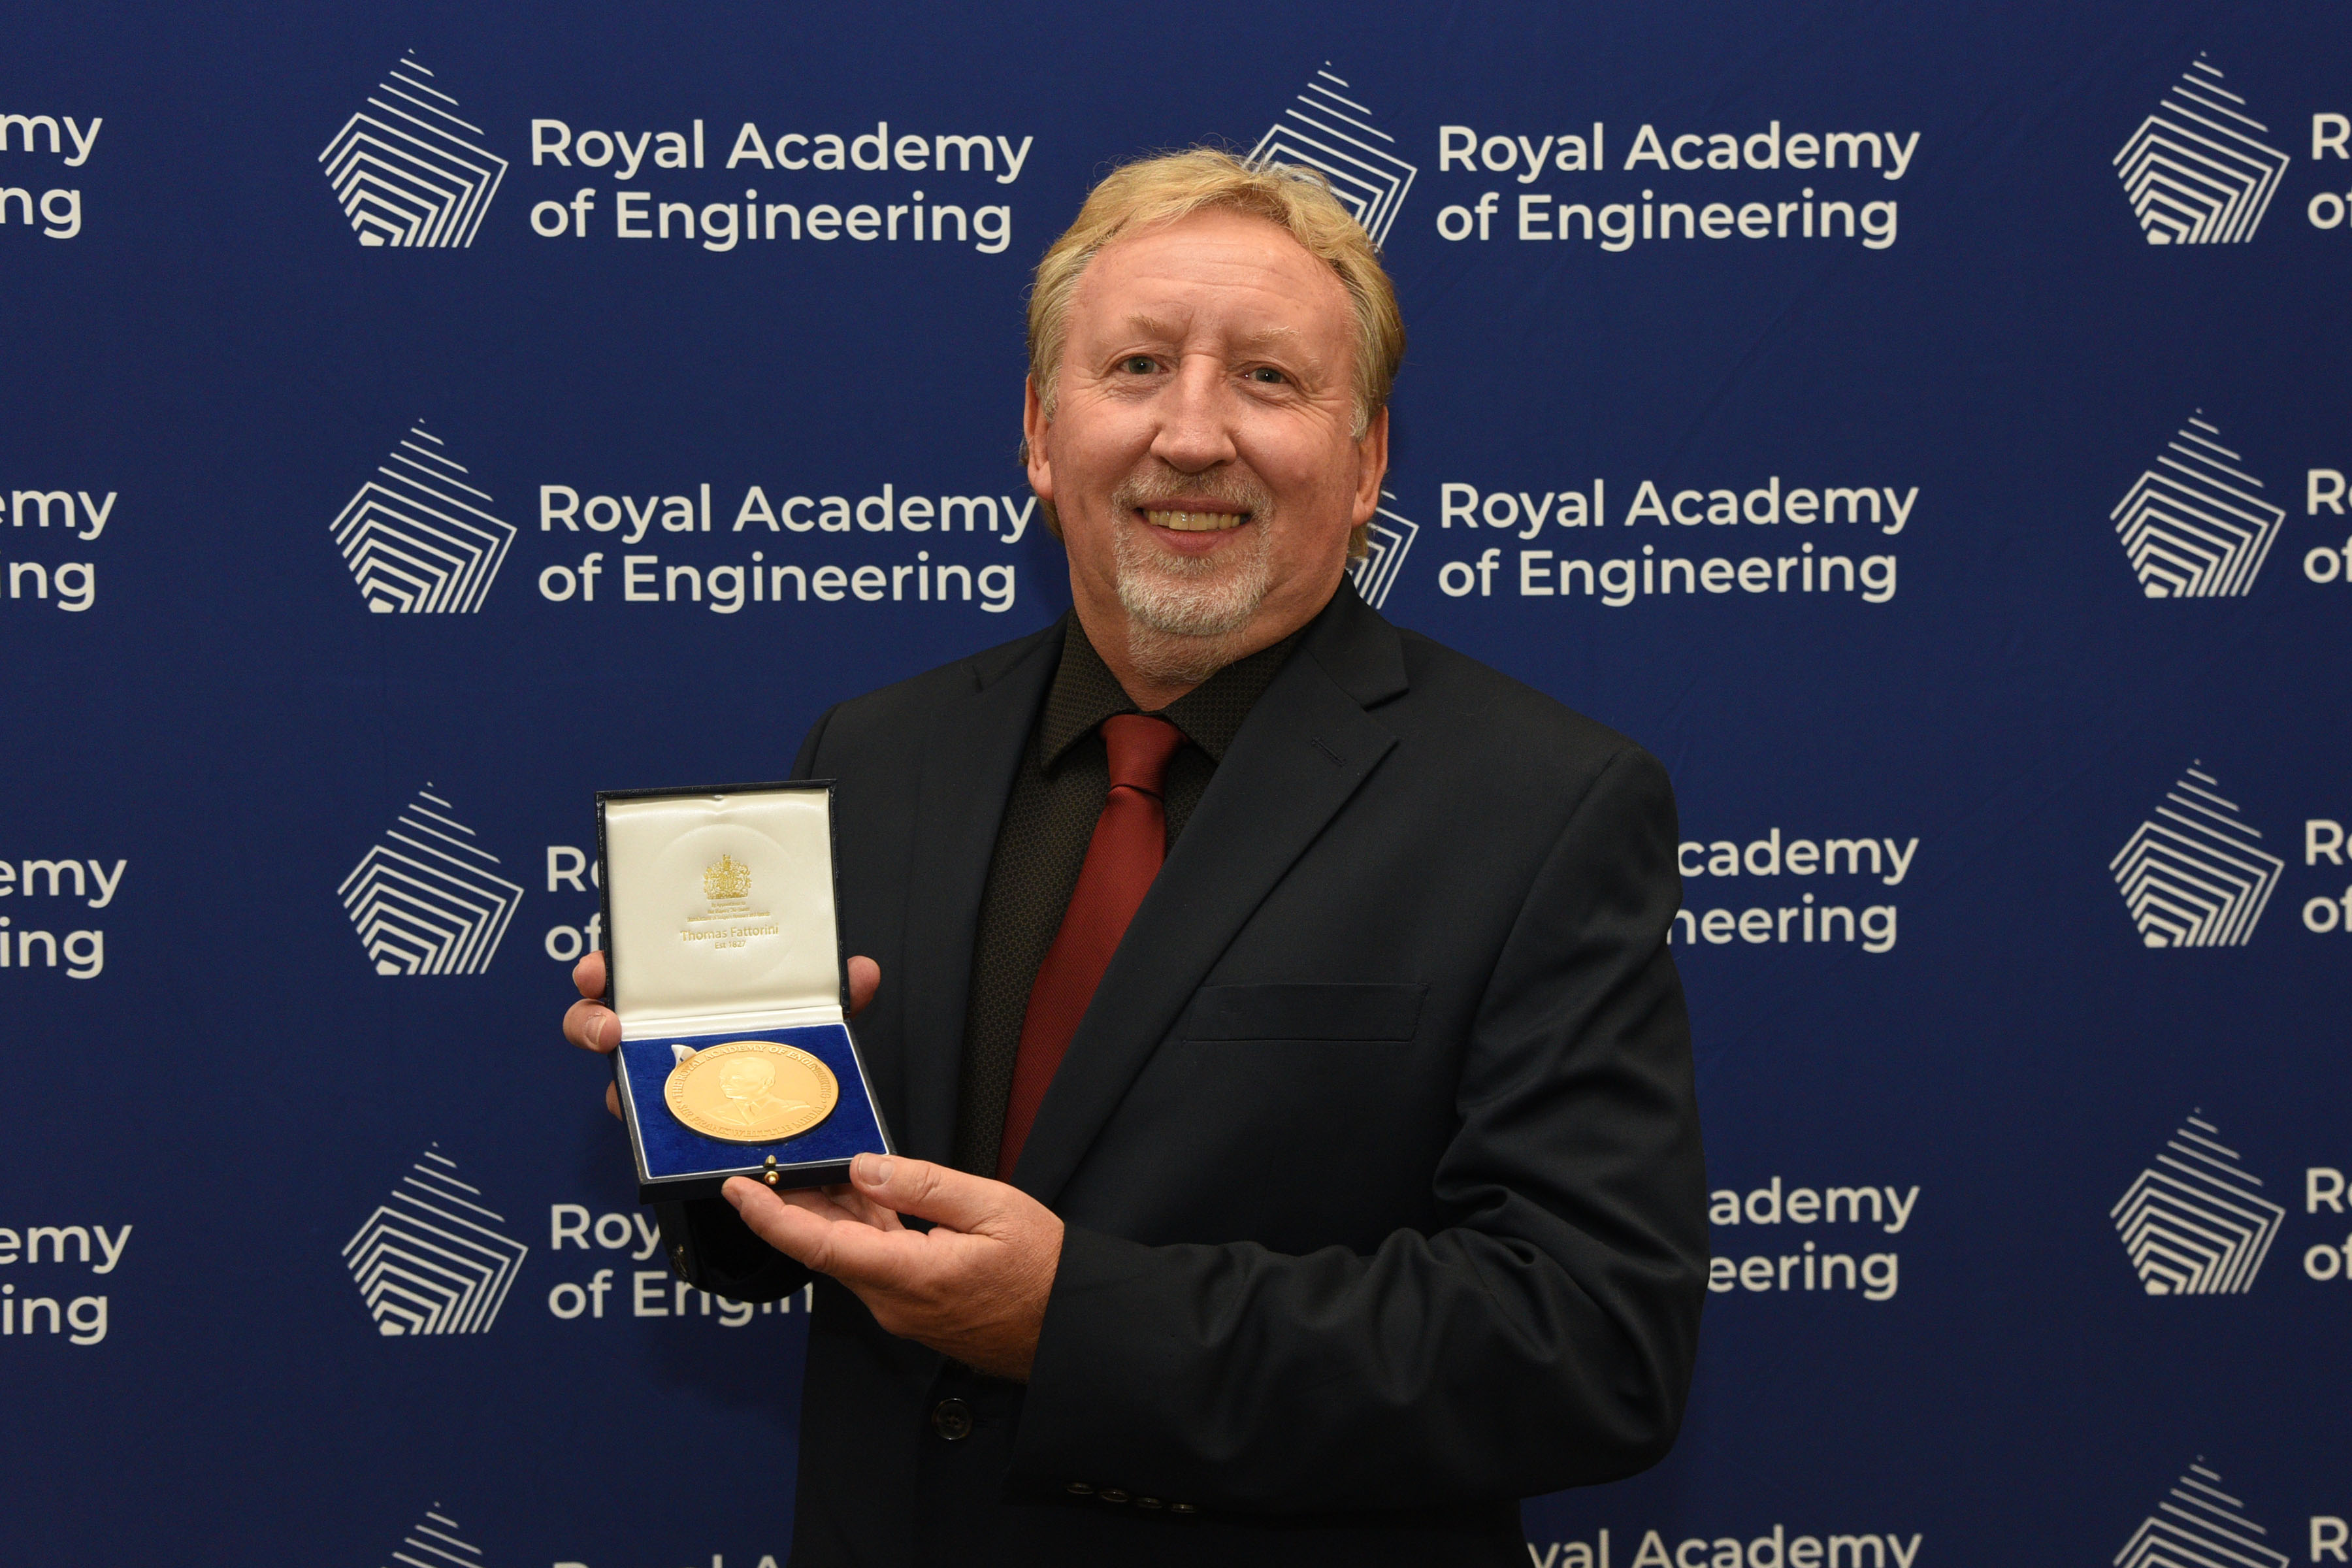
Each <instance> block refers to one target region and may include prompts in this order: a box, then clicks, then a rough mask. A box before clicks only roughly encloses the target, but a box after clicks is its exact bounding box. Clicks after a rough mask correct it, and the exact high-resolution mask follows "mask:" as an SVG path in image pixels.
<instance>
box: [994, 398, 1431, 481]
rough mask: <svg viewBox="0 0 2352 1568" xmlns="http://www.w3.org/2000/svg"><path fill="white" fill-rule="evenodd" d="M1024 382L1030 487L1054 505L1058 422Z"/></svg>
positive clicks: (1023, 416) (1024, 434) (1023, 418)
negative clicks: (1052, 435) (1053, 438)
mask: <svg viewBox="0 0 2352 1568" xmlns="http://www.w3.org/2000/svg"><path fill="white" fill-rule="evenodd" d="M1023 385H1024V388H1025V391H1024V396H1023V399H1022V405H1021V439H1022V446H1023V447H1024V456H1025V458H1026V466H1027V468H1028V469H1029V488H1030V489H1033V490H1035V491H1036V492H1037V498H1038V499H1039V500H1042V501H1044V502H1045V505H1046V506H1047V507H1049V508H1050V507H1051V506H1052V505H1053V504H1054V464H1053V460H1052V459H1051V458H1047V457H1046V456H1045V436H1046V433H1047V432H1048V431H1050V430H1051V429H1052V428H1053V425H1054V422H1053V420H1051V419H1050V418H1048V417H1047V416H1046V414H1045V403H1044V402H1043V401H1042V400H1040V399H1039V397H1038V395H1037V378H1036V377H1035V376H1031V377H1030V378H1029V379H1028V380H1027V381H1026V382H1024V384H1023ZM1383 439H1385V437H1384V438H1383Z"/></svg>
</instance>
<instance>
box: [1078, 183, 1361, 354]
mask: <svg viewBox="0 0 2352 1568" xmlns="http://www.w3.org/2000/svg"><path fill="white" fill-rule="evenodd" d="M1070 316H1071V321H1070V328H1071V337H1072V339H1073V340H1074V341H1075V340H1078V339H1082V338H1083V339H1093V338H1097V337H1100V336H1103V335H1107V334H1118V333H1124V332H1127V331H1131V330H1133V329H1134V328H1136V327H1137V326H1139V325H1147V324H1148V325H1150V326H1154V327H1157V328H1160V329H1163V330H1174V331H1181V332H1183V333H1185V334H1187V335H1192V334H1201V333H1208V334H1223V333H1234V332H1244V331H1246V332H1253V333H1259V332H1267V331H1276V332H1282V333H1284V334H1286V335H1289V334H1296V335H1297V337H1298V338H1300V339H1301V340H1304V341H1306V342H1310V343H1312V344H1313V345H1314V346H1317V347H1318V348H1335V347H1339V346H1343V345H1345V344H1346V343H1347V342H1349V341H1350V340H1351V338H1352V334H1353V331H1354V326H1355V321H1354V314H1353V312H1352V311H1351V310H1350V309H1349V302H1348V291H1347V289H1345V288H1343V287H1342V286H1341V285H1340V282H1339V278H1338V277H1337V276H1336V275H1335V274H1334V273H1333V272H1332V270H1331V268H1330V267H1329V266H1328V264H1326V263H1325V262H1324V261H1322V260H1321V259H1320V258H1318V257H1316V256H1315V255H1314V253H1313V252H1311V251H1309V250H1308V249H1307V247H1305V246H1303V245H1301V244H1299V243H1298V241H1297V238H1295V237H1293V236H1292V235H1291V233H1290V231H1289V230H1288V229H1286V228H1284V227H1282V226H1279V225H1277V224H1276V223H1274V222H1272V221H1271V220H1269V219H1266V218H1262V217H1259V216H1255V215H1254V214H1250V213H1242V212H1234V211H1233V210H1231V209H1230V208H1211V209H1209V210H1207V211H1204V212H1197V213H1192V214H1189V215H1188V216H1184V217H1181V218H1178V219H1177V220H1175V221H1174V222H1172V223H1164V224H1155V225H1153V226H1151V227H1150V228H1147V229H1143V230H1141V231H1139V232H1138V233H1135V234H1129V235H1123V236H1121V237H1119V238H1118V239H1117V240H1114V241H1113V242H1112V243H1111V244H1109V245H1108V246H1106V247H1103V249H1102V251H1101V253H1100V254H1098V255H1097V256H1096V258H1094V260H1093V261H1092V262H1091V263H1089V264H1088V265H1087V270H1086V274H1085V276H1084V277H1082V278H1081V279H1079V281H1078V288H1077V291H1076V296H1075V297H1074V299H1073V300H1072V301H1071V311H1070Z"/></svg>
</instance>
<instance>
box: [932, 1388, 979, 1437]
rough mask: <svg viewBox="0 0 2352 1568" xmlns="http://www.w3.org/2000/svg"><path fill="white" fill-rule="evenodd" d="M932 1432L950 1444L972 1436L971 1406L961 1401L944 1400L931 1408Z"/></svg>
mask: <svg viewBox="0 0 2352 1568" xmlns="http://www.w3.org/2000/svg"><path fill="white" fill-rule="evenodd" d="M931 1430H932V1431H934V1432H937V1433H938V1434H939V1435H940V1437H942V1438H943V1439H945V1440H946V1441H948V1442H950V1443H961V1442H962V1441H963V1440H964V1439H965V1438H966V1437H969V1436H971V1405H966V1404H965V1403H964V1402H963V1401H962V1400H961V1399H942V1400H940V1402H939V1403H938V1404H937V1405H932V1406H931Z"/></svg>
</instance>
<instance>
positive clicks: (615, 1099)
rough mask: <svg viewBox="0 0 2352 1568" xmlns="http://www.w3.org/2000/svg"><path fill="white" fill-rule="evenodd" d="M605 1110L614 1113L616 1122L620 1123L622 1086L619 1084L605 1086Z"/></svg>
mask: <svg viewBox="0 0 2352 1568" xmlns="http://www.w3.org/2000/svg"><path fill="white" fill-rule="evenodd" d="M604 1109H605V1110H609V1111H611V1112H612V1113H613V1120H614V1121H619V1120H620V1119H621V1086H620V1085H619V1084H617V1083H608V1084H606V1085H605V1086H604Z"/></svg>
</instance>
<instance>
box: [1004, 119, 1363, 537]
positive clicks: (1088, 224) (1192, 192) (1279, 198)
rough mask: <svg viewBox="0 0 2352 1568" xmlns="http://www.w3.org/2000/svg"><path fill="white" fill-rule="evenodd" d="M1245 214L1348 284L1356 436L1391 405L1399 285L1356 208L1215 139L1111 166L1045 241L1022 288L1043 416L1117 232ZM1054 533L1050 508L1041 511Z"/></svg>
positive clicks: (1358, 533)
mask: <svg viewBox="0 0 2352 1568" xmlns="http://www.w3.org/2000/svg"><path fill="white" fill-rule="evenodd" d="M1207 208H1224V209H1227V210H1230V211H1234V212H1241V213H1248V214H1250V215H1252V216H1256V217H1262V218H1265V220H1266V221H1267V222H1269V223H1273V224H1276V225H1278V226H1281V227H1282V228H1284V229H1286V230H1287V231H1288V232H1289V234H1290V236H1291V237H1292V238H1294V239H1296V240H1297V241H1298V243H1299V244H1300V245H1301V246H1304V247H1306V249H1307V254H1309V255H1311V256H1313V257H1315V258H1318V259H1319V260H1321V261H1323V262H1324V263H1326V264H1327V265H1328V266H1329V267H1330V268H1331V270H1332V272H1333V273H1335V274H1336V275H1337V276H1338V277H1339V284H1340V287H1342V288H1343V289H1346V290H1347V291H1348V302H1349V306H1350V307H1351V308H1352V309H1353V310H1354V313H1355V317H1356V355H1355V358H1356V366H1355V370H1356V374H1355V388H1354V392H1355V405H1356V406H1355V416H1356V434H1357V436H1358V437H1361V436H1362V435H1363V434H1364V432H1365V431H1366V430H1368V429H1370V426H1371V423H1372V420H1373V418H1374V416H1377V415H1378V414H1379V413H1380V412H1381V410H1382V409H1384V408H1386V407H1387V406H1388V402H1389V393H1390V391H1391V389H1392V388H1393V387H1394V386H1395V384H1396V374H1397V367H1398V366H1399V365H1400V364H1401V363H1403V360H1404V317H1403V315H1402V313H1401V312H1400V311H1399V310H1397V299H1396V288H1395V286H1394V285H1393V284H1391V282H1390V281H1389V275H1388V271H1387V269H1386V268H1383V267H1381V252H1380V247H1379V246H1377V245H1375V244H1373V243H1372V237H1371V236H1370V235H1368V234H1366V233H1365V232H1364V229H1363V226H1362V225H1360V224H1359V223H1358V222H1357V221H1356V219H1355V216H1354V215H1353V214H1351V213H1349V211H1348V209H1347V208H1346V207H1345V206H1343V205H1340V203H1339V197H1338V196H1336V195H1333V194H1332V191H1331V185H1330V182H1329V181H1328V180H1327V179H1325V178H1324V176H1323V175H1322V174H1321V173H1320V172H1319V171H1317V170H1314V169H1301V168H1294V167H1290V166H1287V165H1281V164H1276V165H1271V166H1265V167H1259V166H1255V165H1253V164H1250V163H1244V162H1243V161H1242V160H1241V159H1239V158H1236V157H1234V155H1233V154H1232V153H1228V152H1225V151H1223V150H1222V149H1220V148H1215V147H1194V148H1191V149H1189V150H1187V151H1185V152H1181V153H1158V154H1156V155H1154V156H1151V157H1148V158H1140V159H1138V160H1137V161H1136V162H1134V163H1128V164H1125V165H1123V166H1122V167H1120V168H1118V169H1114V170H1113V171H1111V173H1110V174H1108V176H1106V177H1105V178H1104V180H1103V181H1102V183H1101V184H1097V186H1095V188H1094V189H1093V191H1091V192H1090V193H1088V195H1087V200H1086V205H1084V206H1082V207H1080V208H1079V209H1078V216H1077V217H1076V220H1075V221H1073V222H1072V223H1071V225H1070V226H1069V227H1068V228H1066V229H1064V230H1063V231H1062V235H1061V237H1060V238H1058V239H1056V240H1055V241H1054V243H1053V244H1052V245H1051V246H1049V247H1046V250H1045V256H1044V258H1042V259H1040V260H1039V261H1038V263H1037V272H1036V277H1035V280H1034V282H1033V283H1032V284H1031V286H1030V289H1029V379H1030V380H1031V382H1033V383H1034V384H1035V386H1036V388H1037V399H1038V402H1039V403H1040V404H1041V405H1043V406H1044V408H1045V413H1046V416H1047V417H1049V418H1050V417H1051V416H1052V415H1053V412H1054V392H1055V376H1056V374H1057V373H1058V372H1059V370H1060V368H1061V360H1062V343H1063V340H1064V339H1065V337H1066V335H1067V332H1068V328H1069V318H1070V301H1071V300H1072V299H1073V298H1075V297H1076V294H1077V291H1078V279H1080V278H1082V277H1083V276H1085V274H1086V270H1087V264H1088V263H1090V262H1092V261H1093V260H1094V258H1096V257H1097V255H1099V254H1101V252H1102V250H1103V247H1106V246H1108V245H1109V244H1110V243H1111V242H1112V241H1114V240H1116V239H1118V237H1120V236H1122V235H1125V234H1129V233H1131V232H1133V231H1135V230H1137V229H1141V228H1149V227H1151V226H1155V225H1158V224H1165V223H1173V222H1175V221H1176V220H1177V219H1179V218H1182V217H1186V216H1190V215H1192V214H1193V213H1196V212H1200V211H1202V210H1204V209H1207ZM1044 510H1045V513H1046V518H1047V521H1049V522H1052V523H1054V524H1055V533H1056V535H1058V534H1059V533H1060V531H1061V529H1060V525H1059V520H1058V519H1056V518H1055V517H1054V516H1053V509H1052V508H1051V507H1047V508H1045V509H1044ZM1367 531H1368V530H1367V529H1366V528H1358V529H1356V530H1355V531H1353V532H1352V533H1350V534H1349V539H1348V545H1349V550H1348V553H1349V555H1350V556H1359V555H1361V554H1362V553H1363V552H1364V535H1365V533H1366V532H1367Z"/></svg>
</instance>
